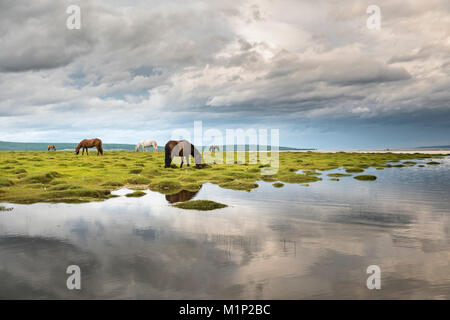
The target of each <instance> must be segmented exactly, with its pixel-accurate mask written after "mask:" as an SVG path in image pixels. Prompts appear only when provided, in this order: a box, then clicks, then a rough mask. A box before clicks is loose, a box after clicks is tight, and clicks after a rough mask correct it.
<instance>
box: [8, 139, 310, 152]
mask: <svg viewBox="0 0 450 320" xmlns="http://www.w3.org/2000/svg"><path fill="white" fill-rule="evenodd" d="M49 144H54V145H55V147H56V150H74V149H75V147H76V146H77V143H48V142H6V141H0V150H10V151H22V150H26V151H39V150H47V147H48V145H49ZM135 147H136V146H135V145H134V144H121V143H104V144H103V149H105V150H134V149H135ZM234 148H236V149H237V150H244V149H245V150H246V151H249V150H250V146H249V145H245V146H242V145H239V146H224V147H223V150H222V151H227V150H233V149H234ZM158 149H159V151H163V150H164V146H159V147H158ZM208 149H209V146H204V147H203V150H204V151H207V150H208ZM256 149H257V150H259V146H256ZM147 150H153V149H152V148H147ZM267 150H270V146H268V147H267ZM279 150H280V151H286V150H315V149H299V148H292V147H283V146H280V147H279Z"/></svg>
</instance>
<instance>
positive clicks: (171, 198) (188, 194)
mask: <svg viewBox="0 0 450 320" xmlns="http://www.w3.org/2000/svg"><path fill="white" fill-rule="evenodd" d="M200 189H201V187H200ZM200 189H199V190H198V191H188V190H181V191H180V192H178V193H175V194H166V200H167V201H168V202H169V203H176V202H183V201H188V200H191V199H192V198H194V197H195V196H196V195H197V193H198V192H199V191H200Z"/></svg>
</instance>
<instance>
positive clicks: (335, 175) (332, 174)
mask: <svg viewBox="0 0 450 320" xmlns="http://www.w3.org/2000/svg"><path fill="white" fill-rule="evenodd" d="M327 176H328V177H333V178H340V177H351V176H352V175H351V174H345V173H330V174H327ZM330 180H331V179H330ZM338 181H339V180H338Z"/></svg>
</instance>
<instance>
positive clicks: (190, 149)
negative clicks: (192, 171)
mask: <svg viewBox="0 0 450 320" xmlns="http://www.w3.org/2000/svg"><path fill="white" fill-rule="evenodd" d="M164 150H165V152H166V161H165V166H164V167H165V168H169V167H170V164H171V163H172V160H173V158H174V157H181V165H180V168H181V167H183V158H185V157H186V162H187V166H188V167H189V157H190V156H193V157H194V162H195V165H196V166H197V167H201V164H202V154H201V153H200V151H198V150H197V148H196V147H195V146H194V145H193V144H191V143H190V142H189V141H187V140H170V141H169V142H167V143H166V146H165V148H164ZM183 151H184V152H183Z"/></svg>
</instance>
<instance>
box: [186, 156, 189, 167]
mask: <svg viewBox="0 0 450 320" xmlns="http://www.w3.org/2000/svg"><path fill="white" fill-rule="evenodd" d="M189 157H190V156H187V157H186V163H187V166H188V167H189V160H190V159H189Z"/></svg>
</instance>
